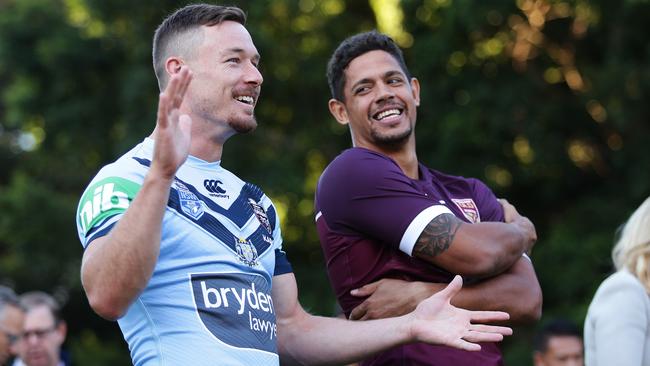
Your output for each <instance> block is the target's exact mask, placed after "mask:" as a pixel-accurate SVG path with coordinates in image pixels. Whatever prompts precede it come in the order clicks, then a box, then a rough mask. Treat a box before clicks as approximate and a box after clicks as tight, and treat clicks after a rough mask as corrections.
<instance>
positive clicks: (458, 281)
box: [438, 275, 463, 300]
mask: <svg viewBox="0 0 650 366" xmlns="http://www.w3.org/2000/svg"><path fill="white" fill-rule="evenodd" d="M462 287H463V278H462V277H461V276H459V275H456V276H455V277H454V279H453V280H451V282H449V284H448V285H447V287H445V288H444V289H443V290H442V291H440V292H438V294H440V295H441V296H443V297H444V298H446V299H448V300H451V298H452V297H454V296H455V295H456V294H457V293H458V291H460V289H461V288H462Z"/></svg>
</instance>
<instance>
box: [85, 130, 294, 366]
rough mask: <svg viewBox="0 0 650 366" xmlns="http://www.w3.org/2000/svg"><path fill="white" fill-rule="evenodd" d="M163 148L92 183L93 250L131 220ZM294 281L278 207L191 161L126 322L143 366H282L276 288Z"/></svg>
mask: <svg viewBox="0 0 650 366" xmlns="http://www.w3.org/2000/svg"><path fill="white" fill-rule="evenodd" d="M153 145H154V141H153V140H151V139H145V140H144V141H143V142H142V143H140V144H139V145H137V146H136V147H135V148H133V149H132V150H131V151H129V152H128V153H126V154H125V155H123V156H122V157H121V158H120V159H118V160H117V161H116V162H114V163H112V164H109V165H107V166H105V167H104V168H103V169H101V170H100V172H99V173H98V174H97V176H96V177H95V178H94V179H93V180H92V182H91V183H90V185H89V187H88V188H87V189H86V191H85V192H84V194H83V196H82V198H81V201H80V203H79V208H78V211H77V230H78V232H79V238H80V240H81V242H82V244H83V246H84V248H85V247H87V246H88V245H92V241H93V240H94V239H96V238H98V237H101V236H104V235H106V234H108V232H109V231H110V230H111V228H112V227H113V226H114V225H115V224H116V223H117V221H118V220H119V219H120V217H121V216H122V215H123V213H124V212H125V211H126V209H127V208H128V205H129V204H130V202H131V201H132V200H133V198H134V197H135V195H136V193H137V192H138V190H139V188H140V186H141V184H142V182H143V179H144V176H145V175H146V173H147V171H148V169H149V165H150V161H151V160H150V159H151V157H152V154H153ZM291 271H292V269H291V265H290V264H289V262H288V260H287V258H286V255H285V254H284V252H283V251H282V237H281V233H280V224H279V220H278V217H277V212H276V210H275V207H274V206H273V204H272V202H271V200H270V199H269V198H268V197H267V196H266V195H264V193H263V192H262V191H261V190H260V189H259V188H257V187H256V186H254V185H252V184H250V183H246V182H243V181H242V180H241V179H239V178H238V177H236V176H235V175H234V174H232V173H231V172H229V171H227V170H226V169H223V168H222V167H221V166H220V164H219V163H218V162H217V163H207V162H205V161H203V160H200V159H197V158H194V157H192V156H190V157H189V158H188V159H187V161H186V162H185V164H183V166H182V167H181V168H180V169H179V171H178V172H177V174H176V180H175V182H174V183H173V185H172V188H171V192H170V195H169V201H168V204H167V209H166V212H165V215H164V218H163V225H162V242H161V245H160V256H159V258H158V262H157V263H156V267H155V269H154V273H153V276H152V278H151V280H150V281H149V283H148V284H147V287H146V288H145V290H144V291H143V293H142V294H140V296H139V297H138V298H137V299H136V300H135V302H134V303H133V304H132V305H131V306H130V307H129V309H128V311H127V313H126V315H124V316H123V317H122V318H120V319H119V320H118V323H119V325H120V328H121V329H122V333H123V334H124V338H125V339H126V341H127V342H128V344H129V349H130V350H131V357H132V359H133V363H134V364H135V365H196V366H200V365H277V364H279V359H278V355H277V347H276V336H277V331H276V323H275V308H274V305H273V301H272V299H271V279H272V277H273V276H274V275H279V274H283V273H288V272H291Z"/></svg>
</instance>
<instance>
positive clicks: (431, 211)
mask: <svg viewBox="0 0 650 366" xmlns="http://www.w3.org/2000/svg"><path fill="white" fill-rule="evenodd" d="M445 213H448V214H452V215H453V213H452V212H451V211H450V210H449V209H448V208H447V207H446V206H443V205H435V206H430V207H427V208H425V209H424V210H422V212H420V213H419V214H418V215H417V216H415V218H414V219H413V221H411V223H410V224H409V227H408V228H406V231H405V232H404V235H402V240H401V241H400V243H399V249H400V250H401V251H403V252H404V253H406V254H408V255H412V253H413V247H414V246H415V242H416V241H417V240H418V238H419V237H420V234H422V231H423V230H424V228H425V227H426V226H427V225H428V224H429V222H431V220H433V219H435V218H436V217H438V216H440V215H442V214H445Z"/></svg>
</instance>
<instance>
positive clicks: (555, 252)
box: [0, 0, 650, 365]
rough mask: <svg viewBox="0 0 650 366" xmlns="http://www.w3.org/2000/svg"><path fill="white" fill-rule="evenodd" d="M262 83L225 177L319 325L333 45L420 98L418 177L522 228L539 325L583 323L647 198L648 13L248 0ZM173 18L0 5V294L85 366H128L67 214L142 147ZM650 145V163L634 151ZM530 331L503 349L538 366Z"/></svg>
mask: <svg viewBox="0 0 650 366" xmlns="http://www.w3.org/2000/svg"><path fill="white" fill-rule="evenodd" d="M229 3H234V4H235V5H239V6H241V7H243V8H244V9H245V10H246V11H247V12H248V15H249V20H248V22H249V26H250V31H251V33H252V34H253V38H254V40H255V42H256V45H257V47H258V49H259V51H260V53H261V54H262V72H263V75H264V78H265V81H264V88H263V93H262V99H261V101H260V104H259V105H258V109H257V115H258V120H259V121H260V127H259V128H258V130H257V131H256V132H255V133H254V134H252V135H251V136H247V137H235V138H233V139H232V140H231V141H229V143H228V144H227V145H226V149H225V150H226V151H225V155H224V156H225V158H224V161H223V164H224V166H226V167H227V168H228V169H230V170H233V171H235V172H237V173H238V174H239V175H240V176H241V177H242V178H243V179H245V180H248V181H251V182H255V183H258V184H260V185H261V186H262V187H263V188H264V189H265V191H266V192H267V194H268V195H269V196H271V197H272V198H273V199H274V202H275V203H276V205H277V207H278V211H279V213H280V216H281V219H282V224H283V233H284V239H285V248H286V249H287V251H288V253H289V256H290V259H291V260H292V263H293V265H294V269H295V272H296V275H297V277H298V282H299V285H300V298H301V301H302V303H303V304H304V305H305V307H306V308H308V309H310V310H311V311H312V312H314V313H319V314H325V315H331V314H333V313H334V312H335V311H336V310H335V300H334V297H333V295H332V292H331V289H330V286H329V284H328V283H327V278H326V275H325V270H324V263H323V259H322V254H321V250H320V247H319V244H318V239H317V236H316V232H315V230H314V224H313V212H312V210H313V196H314V189H315V185H316V182H317V179H318V177H319V175H320V173H321V171H322V169H323V168H324V167H325V166H326V164H327V163H328V162H329V161H330V160H331V159H332V158H333V157H335V156H336V155H337V154H338V153H339V152H340V151H341V150H342V149H344V148H347V147H349V146H350V138H349V135H348V132H347V130H346V129H345V128H343V127H340V126H339V125H338V124H336V123H335V122H334V121H333V119H332V118H331V117H330V115H329V112H328V111H327V100H328V99H329V92H328V89H327V84H326V80H325V65H326V62H327V59H328V57H329V55H330V54H331V52H332V51H333V50H334V48H335V47H336V45H337V44H338V42H340V41H341V40H343V39H344V38H345V37H347V36H349V35H351V34H354V33H357V32H360V31H366V30H370V29H373V28H378V29H379V30H380V31H383V32H386V33H388V34H390V35H391V36H393V37H394V38H395V39H396V40H397V42H398V43H399V44H400V45H401V46H402V47H403V48H404V51H405V56H406V59H407V63H408V65H409V67H410V69H411V71H412V73H413V74H414V75H416V76H417V77H418V78H419V79H420V82H421V84H422V100H423V102H422V106H421V107H420V109H419V113H420V118H419V119H418V120H419V122H418V127H417V130H418V133H417V137H418V152H419V157H420V160H422V161H423V162H424V163H425V164H427V165H429V166H432V167H434V168H437V169H440V170H443V171H445V172H449V173H452V174H458V175H465V176H474V177H477V178H480V179H482V180H484V181H485V182H487V183H488V184H489V185H490V186H491V187H492V188H493V189H494V191H495V192H496V193H497V195H498V196H502V197H505V198H507V199H509V200H510V201H511V202H513V203H514V204H515V205H516V206H517V207H518V208H519V210H520V211H521V212H523V213H524V214H526V215H528V216H529V217H531V219H532V220H533V221H534V222H535V223H536V225H537V228H538V235H539V242H538V244H537V246H536V248H535V251H534V253H533V261H534V263H535V266H536V269H537V272H538V275H539V279H540V282H541V284H542V288H543V291H544V317H545V318H549V317H552V316H565V317H569V318H571V319H573V320H575V321H577V322H578V323H582V321H583V319H584V315H585V312H586V308H587V306H588V304H589V302H590V300H591V296H592V295H593V293H594V291H595V289H596V287H597V285H598V284H599V283H600V281H601V280H602V279H604V278H605V276H606V275H607V274H608V273H609V272H610V271H611V269H612V266H611V260H610V259H609V252H610V248H611V246H612V241H613V236H614V232H615V230H616V228H617V227H618V226H619V225H620V224H621V223H622V222H623V221H624V220H625V218H626V217H627V216H628V215H629V214H630V213H631V211H632V210H633V209H634V208H635V207H637V206H638V204H639V203H640V202H641V201H642V200H643V199H644V198H645V197H647V196H648V195H649V194H650V154H648V147H647V146H648V142H650V122H649V121H650V118H649V117H650V106H649V104H648V103H647V100H648V97H649V95H648V91H649V90H650V68H649V67H648V65H650V42H649V41H648V36H647V35H648V34H650V23H649V22H648V21H647V19H649V18H648V17H649V16H650V1H647V0H645V1H644V0H624V1H617V2H614V1H606V0H591V1H587V0H517V1H505V0H489V1H469V0H456V1H453V0H419V1H416V0H403V1H399V0H368V1H344V0H274V1H265V0H258V1H254V0H250V1H232V2H229ZM185 4H186V2H185V1H173V0H162V1H155V2H154V1H126V0H110V1H100V0H0V212H1V213H2V214H1V215H0V282H1V283H5V284H9V285H12V286H14V287H15V289H16V290H17V291H19V292H23V291H27V290H33V289H41V290H46V291H49V292H52V293H53V294H55V296H57V297H58V298H59V299H60V300H61V301H64V302H65V303H66V306H65V309H64V310H65V314H64V315H65V317H66V319H67V320H68V322H69V325H70V327H69V328H70V334H69V338H68V342H67V345H68V348H70V349H71V350H72V352H73V355H74V357H75V360H76V362H77V364H92V365H120V364H129V356H128V350H127V347H126V345H125V343H124V342H123V341H122V340H121V334H120V332H119V329H118V328H117V326H116V325H115V324H113V323H110V322H107V321H104V320H102V319H100V318H99V317H97V316H96V315H94V314H93V313H92V311H91V310H90V308H89V307H88V304H87V301H86V299H85V296H84V295H83V291H82V289H81V285H80V281H79V265H80V258H81V255H82V249H81V245H80V244H79V241H78V239H77V236H76V232H75V226H74V213H75V209H76V205H77V202H78V199H79V197H80V195H81V192H82V191H83V189H84V188H85V186H86V184H87V183H88V181H89V180H90V178H91V177H92V176H93V175H94V174H95V172H96V171H97V170H98V169H99V167H100V166H101V165H103V164H106V163H107V162H110V161H112V160H114V159H115V158H116V157H118V156H119V155H121V154H123V153H124V152H125V151H127V150H128V149H129V148H130V147H131V146H132V145H134V144H136V143H138V142H139V141H140V140H141V139H142V138H143V136H145V135H148V134H149V133H150V131H151V130H152V129H153V125H154V123H155V107H156V101H157V94H158V90H157V85H156V82H155V78H154V75H153V72H152V70H151V66H150V65H151V56H150V51H151V38H152V36H153V32H154V30H155V28H156V26H157V25H158V24H159V22H160V21H161V20H162V19H163V17H164V16H165V15H167V14H168V13H170V12H171V11H173V10H174V9H176V8H178V7H180V6H183V5H185ZM643 146H646V147H643ZM533 330H534V327H533V326H531V327H525V328H521V329H517V333H516V335H515V336H513V337H511V338H510V339H509V340H508V341H507V342H506V343H505V345H504V350H505V354H506V359H507V361H508V364H510V365H523V364H529V363H530V352H531V351H530V340H531V332H532V331H533Z"/></svg>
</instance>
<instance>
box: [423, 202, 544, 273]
mask: <svg viewBox="0 0 650 366" xmlns="http://www.w3.org/2000/svg"><path fill="white" fill-rule="evenodd" d="M535 240H537V235H536V233H535V227H534V226H533V224H532V223H531V222H530V220H528V219H527V218H526V217H523V216H518V217H516V218H514V219H513V220H512V221H511V222H507V223H503V222H481V223H476V224H468V223H465V222H463V221H461V220H460V219H458V218H457V217H456V216H454V215H453V214H449V213H444V214H441V215H438V216H436V217H435V218H433V219H432V220H431V221H430V222H429V224H427V226H426V227H425V228H424V230H423V231H422V233H421V234H420V236H419V237H418V239H417V241H416V242H415V245H414V246H413V251H412V255H413V256H415V257H418V258H420V259H423V260H425V261H428V262H430V263H432V264H434V265H436V266H438V267H440V268H444V269H445V270H447V271H448V272H451V273H456V274H459V275H462V276H467V277H471V278H486V277H492V276H494V275H497V274H499V273H502V272H504V271H506V270H507V269H509V268H510V267H512V265H513V264H514V263H515V262H516V261H518V260H519V259H520V258H521V256H522V254H523V253H526V252H528V251H529V250H530V249H531V248H532V246H533V244H534V243H535Z"/></svg>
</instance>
